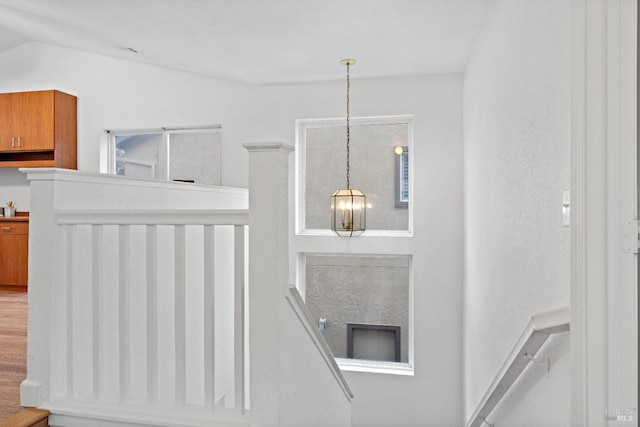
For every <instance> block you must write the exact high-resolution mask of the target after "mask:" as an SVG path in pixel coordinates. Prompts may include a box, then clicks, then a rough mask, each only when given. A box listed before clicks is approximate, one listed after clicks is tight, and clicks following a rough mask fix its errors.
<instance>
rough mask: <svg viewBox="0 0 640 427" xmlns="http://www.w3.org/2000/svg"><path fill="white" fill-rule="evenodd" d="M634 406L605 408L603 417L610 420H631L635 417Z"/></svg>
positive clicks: (635, 410)
mask: <svg viewBox="0 0 640 427" xmlns="http://www.w3.org/2000/svg"><path fill="white" fill-rule="evenodd" d="M636 412H637V409H636V408H607V409H605V410H604V419H605V420H610V421H633V420H634V419H637V418H636Z"/></svg>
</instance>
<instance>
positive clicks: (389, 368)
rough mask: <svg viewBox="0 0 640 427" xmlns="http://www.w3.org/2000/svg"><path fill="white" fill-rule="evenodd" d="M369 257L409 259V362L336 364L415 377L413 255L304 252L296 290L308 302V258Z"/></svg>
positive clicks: (299, 258) (354, 369)
mask: <svg viewBox="0 0 640 427" xmlns="http://www.w3.org/2000/svg"><path fill="white" fill-rule="evenodd" d="M340 255H343V256H367V257H375V256H380V257H407V258H408V259H409V295H408V297H409V301H408V304H407V305H408V308H407V309H408V311H409V313H408V314H409V316H408V327H409V330H408V333H407V337H408V340H409V342H408V343H407V346H408V348H407V353H408V362H407V363H403V362H384V361H376V360H361V359H346V358H340V357H336V358H335V359H336V362H337V363H338V366H339V367H340V370H342V371H351V372H367V373H372V374H390V375H405V376H413V375H414V360H415V356H414V351H415V343H414V335H415V325H414V307H413V306H414V278H413V255H410V254H377V253H376V254H367V253H331V252H322V253H320V252H304V253H298V256H297V263H296V265H297V271H296V276H297V280H296V282H297V283H296V288H297V289H298V292H299V293H300V296H301V297H302V299H303V301H305V303H306V300H307V296H306V283H307V282H306V280H307V277H306V271H307V268H306V265H307V263H306V257H307V256H340Z"/></svg>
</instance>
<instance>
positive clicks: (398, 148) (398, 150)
mask: <svg viewBox="0 0 640 427" xmlns="http://www.w3.org/2000/svg"><path fill="white" fill-rule="evenodd" d="M393 151H395V153H396V154H397V155H400V154H402V151H403V149H402V146H401V145H396V148H394V150H393Z"/></svg>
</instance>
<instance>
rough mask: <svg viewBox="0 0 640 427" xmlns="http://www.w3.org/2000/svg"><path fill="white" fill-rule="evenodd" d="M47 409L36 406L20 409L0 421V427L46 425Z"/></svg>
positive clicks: (35, 426) (43, 426) (40, 426)
mask: <svg viewBox="0 0 640 427" xmlns="http://www.w3.org/2000/svg"><path fill="white" fill-rule="evenodd" d="M48 418H49V411H45V410H42V409H37V408H24V409H23V410H22V411H20V412H18V413H17V414H15V415H12V416H10V417H9V418H7V419H5V420H2V421H0V427H46V426H48V425H49V423H48V421H47V420H48Z"/></svg>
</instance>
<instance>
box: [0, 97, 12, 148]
mask: <svg viewBox="0 0 640 427" xmlns="http://www.w3.org/2000/svg"><path fill="white" fill-rule="evenodd" d="M12 95H13V93H2V94H0V151H11V150H12V147H11V138H12V137H13V129H14V127H15V123H14V122H15V120H14V117H13V109H12V108H11V105H12V98H13V96H12ZM14 144H15V140H14Z"/></svg>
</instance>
